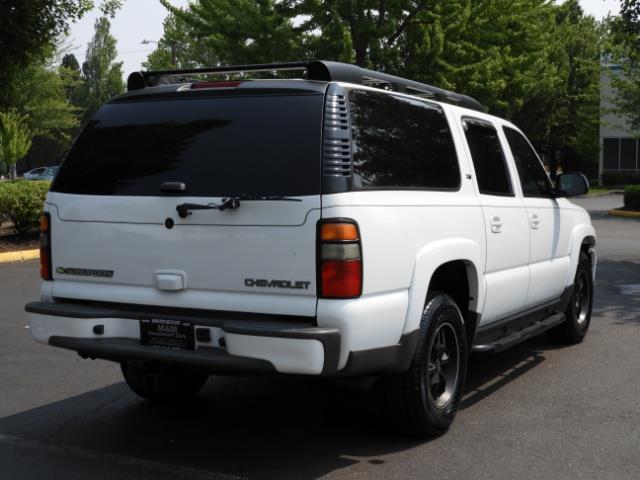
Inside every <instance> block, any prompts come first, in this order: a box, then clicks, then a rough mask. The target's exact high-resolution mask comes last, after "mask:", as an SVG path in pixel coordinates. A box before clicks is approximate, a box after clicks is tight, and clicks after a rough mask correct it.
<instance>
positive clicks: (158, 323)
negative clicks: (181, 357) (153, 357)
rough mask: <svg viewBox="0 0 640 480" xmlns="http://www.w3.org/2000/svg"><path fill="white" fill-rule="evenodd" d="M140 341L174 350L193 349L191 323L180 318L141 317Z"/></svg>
mask: <svg viewBox="0 0 640 480" xmlns="http://www.w3.org/2000/svg"><path fill="white" fill-rule="evenodd" d="M140 343H141V344H142V345H151V346H153V347H160V348H171V349H175V350H193V349H194V348H195V346H194V345H195V342H194V335H193V324H191V323H189V322H183V321H181V320H163V319H157V318H152V319H142V320H140Z"/></svg>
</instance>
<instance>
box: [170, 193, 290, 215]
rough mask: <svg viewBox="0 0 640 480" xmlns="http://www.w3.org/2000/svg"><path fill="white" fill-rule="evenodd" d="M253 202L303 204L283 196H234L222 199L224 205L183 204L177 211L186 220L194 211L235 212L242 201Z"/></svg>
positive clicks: (177, 207) (178, 206)
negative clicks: (266, 201) (267, 201)
mask: <svg viewBox="0 0 640 480" xmlns="http://www.w3.org/2000/svg"><path fill="white" fill-rule="evenodd" d="M241 200H242V201H243V202H244V201H253V200H272V201H282V202H301V201H302V199H300V198H292V197H284V196H282V195H244V194H243V195H234V196H232V197H227V198H223V199H222V203H220V204H216V203H207V204H199V203H181V204H180V205H177V206H176V211H177V212H178V215H179V216H180V218H186V217H187V216H189V215H191V211H192V210H220V211H221V212H222V211H224V210H227V209H230V210H235V209H236V208H239V207H240V201H241Z"/></svg>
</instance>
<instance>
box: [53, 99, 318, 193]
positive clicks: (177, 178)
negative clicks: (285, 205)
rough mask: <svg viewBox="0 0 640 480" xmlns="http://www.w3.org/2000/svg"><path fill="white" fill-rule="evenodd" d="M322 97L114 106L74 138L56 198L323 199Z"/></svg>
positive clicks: (153, 102) (166, 102) (60, 173)
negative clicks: (165, 186)
mask: <svg viewBox="0 0 640 480" xmlns="http://www.w3.org/2000/svg"><path fill="white" fill-rule="evenodd" d="M323 98H324V97H323V95H286V96H284V95H273V96H262V97H217V98H197V99H181V100H160V101H158V100H156V101H137V102H120V103H110V104H107V105H105V106H104V107H103V108H102V109H101V110H100V111H99V112H98V113H97V114H96V116H95V117H94V118H93V119H92V120H91V121H90V123H89V124H88V125H87V127H86V128H85V130H84V131H83V133H82V134H81V135H80V136H79V137H78V139H77V140H76V142H75V143H74V145H73V147H72V148H71V150H70V152H69V154H68V155H67V158H66V159H65V161H64V164H63V165H62V168H61V169H60V172H59V173H58V176H57V177H56V181H55V182H54V185H53V188H52V190H53V191H56V192H62V193H76V194H86V195H146V196H156V195H161V193H160V184H162V183H163V182H169V181H171V182H184V183H186V185H187V193H186V194H187V195H189V196H213V197H219V196H220V197H221V196H227V195H238V194H265V195H289V196H300V195H313V194H319V193H320V146H321V128H322V106H323Z"/></svg>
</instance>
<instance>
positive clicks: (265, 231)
mask: <svg viewBox="0 0 640 480" xmlns="http://www.w3.org/2000/svg"><path fill="white" fill-rule="evenodd" d="M279 69H287V70H291V69H299V70H305V73H304V78H300V79H263V80H233V81H231V80H224V81H216V82H210V81H197V80H196V81H194V80H189V81H185V80H181V79H180V78H179V77H181V76H184V75H191V76H193V75H202V74H205V73H209V74H210V73H224V74H227V75H230V74H232V73H234V72H235V73H237V72H250V71H252V70H267V71H269V72H271V71H274V70H279ZM236 77H239V78H245V77H243V76H242V75H236ZM227 78H229V77H227ZM172 81H174V82H177V83H173V84H168V85H166V83H171V82H172ZM163 83H165V85H162V84H163ZM158 84H160V85H158ZM128 85H129V91H128V93H126V94H124V95H122V96H120V97H117V98H115V99H113V100H111V101H110V102H108V103H107V104H106V105H104V106H103V107H102V108H101V109H100V111H99V112H98V113H97V114H96V115H95V116H94V118H93V119H92V120H91V121H90V122H89V124H88V125H87V127H86V128H85V129H84V131H83V132H82V134H81V135H80V136H79V137H78V139H77V140H76V141H75V143H74V145H73V147H72V148H71V150H70V152H69V154H68V156H67V158H66V160H65V161H64V164H63V166H62V167H61V169H60V171H59V174H58V176H57V178H56V179H55V182H54V183H53V185H52V188H51V191H50V192H49V194H48V197H47V200H46V205H45V213H44V215H43V217H42V222H41V238H42V248H41V274H42V277H43V279H44V282H43V284H42V290H41V300H40V301H39V302H34V303H30V304H28V305H27V306H26V310H27V312H29V323H30V331H31V334H32V335H33V337H34V338H35V339H36V340H38V341H40V342H43V343H48V344H49V345H53V346H56V347H62V348H66V349H71V350H74V351H77V352H78V353H79V354H80V355H81V356H82V357H84V358H102V359H108V360H113V361H117V362H120V363H121V365H122V370H123V373H124V377H125V379H126V381H127V383H128V384H129V385H130V387H131V388H132V389H133V390H134V391H135V392H136V393H138V394H139V395H141V396H143V397H145V398H148V399H166V398H175V397H177V396H183V395H188V394H193V393H194V392H196V391H197V390H199V389H200V388H201V387H202V386H203V385H204V383H205V381H206V379H207V376H208V375H209V374H215V373H233V372H254V373H271V372H274V373H276V372H277V373H286V374H305V375H325V376H340V377H343V378H347V377H362V376H369V377H375V378H379V379H380V381H381V382H382V383H383V385H382V391H384V392H386V398H387V399H388V401H389V403H388V409H389V414H390V415H392V416H393V418H395V420H396V421H397V423H398V425H399V426H401V427H403V428H404V429H405V430H407V431H409V432H412V433H414V434H418V435H434V434H438V433H441V432H443V431H444V430H446V429H447V427H448V426H449V424H450V423H451V421H452V420H453V418H454V416H455V412H456V409H457V406H458V404H459V402H460V398H461V395H462V393H463V388H464V379H465V374H466V367H467V359H468V356H469V354H470V353H471V352H472V351H478V352H496V351H500V350H502V349H504V348H506V347H509V346H511V345H514V344H516V343H518V342H521V341H523V340H525V339H528V338H530V337H532V336H533V335H536V334H538V333H541V332H543V331H546V330H548V331H549V333H550V334H551V336H552V337H554V338H556V339H558V340H560V341H565V342H579V341H581V340H582V338H583V337H584V335H585V334H586V332H587V328H588V326H589V321H590V316H591V305H592V297H593V279H594V275H595V265H596V255H595V250H594V246H595V232H594V229H593V227H592V226H591V222H590V219H589V216H588V214H587V213H586V212H585V211H584V210H583V209H582V208H580V207H578V206H576V205H574V204H572V203H570V202H569V201H568V200H566V199H565V198H564V197H566V196H569V195H572V194H581V193H585V192H586V191H587V189H588V186H587V183H586V179H585V178H584V177H583V176H582V175H580V174H565V175H561V176H560V177H559V179H558V182H557V186H555V187H554V186H553V184H552V183H551V182H550V180H549V178H548V176H547V174H546V173H545V170H544V169H543V167H542V165H541V163H540V161H539V159H538V157H537V155H536V153H535V152H534V150H533V148H532V147H531V145H530V144H529V142H528V141H527V139H526V138H525V136H524V135H523V134H522V132H521V131H520V130H518V128H517V127H515V126H514V125H512V124H511V123H509V122H508V121H506V120H503V119H500V118H496V117H494V116H491V115H487V114H485V113H483V111H482V110H483V109H482V107H481V106H480V104H478V102H476V101H475V100H473V99H471V98H469V97H465V96H463V95H459V94H455V93H452V92H447V91H443V90H440V89H437V88H434V87H430V86H428V85H424V84H421V83H416V82H412V81H410V80H405V79H402V78H398V77H393V76H390V75H386V74H382V73H378V72H373V71H369V70H364V69H361V68H359V67H356V66H353V65H346V64H340V63H334V62H320V61H316V62H310V63H290V64H277V65H257V66H256V65H252V66H242V67H237V68H221V67H218V68H212V69H195V70H182V71H164V72H143V73H135V74H132V75H131V76H130V78H129V82H128ZM154 85H156V86H154Z"/></svg>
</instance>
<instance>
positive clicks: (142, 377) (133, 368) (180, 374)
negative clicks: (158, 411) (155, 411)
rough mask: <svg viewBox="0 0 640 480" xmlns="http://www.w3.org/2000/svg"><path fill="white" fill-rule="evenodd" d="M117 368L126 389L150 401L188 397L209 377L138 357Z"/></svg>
mask: <svg viewBox="0 0 640 480" xmlns="http://www.w3.org/2000/svg"><path fill="white" fill-rule="evenodd" d="M120 367H121V369H122V374H123V376H124V379H125V381H126V382H127V385H129V388H131V390H133V392H134V393H136V394H137V395H139V396H141V397H142V398H145V399H147V400H149V401H153V402H163V401H179V400H184V399H187V398H190V397H192V396H194V395H195V394H196V393H197V392H199V391H200V389H202V387H204V384H205V383H206V382H207V379H208V378H209V377H208V375H205V374H202V373H195V372H191V371H188V370H185V369H183V368H180V367H177V366H173V365H167V364H163V363H155V362H146V361H139V360H127V361H123V362H122V363H121V364H120Z"/></svg>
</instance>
